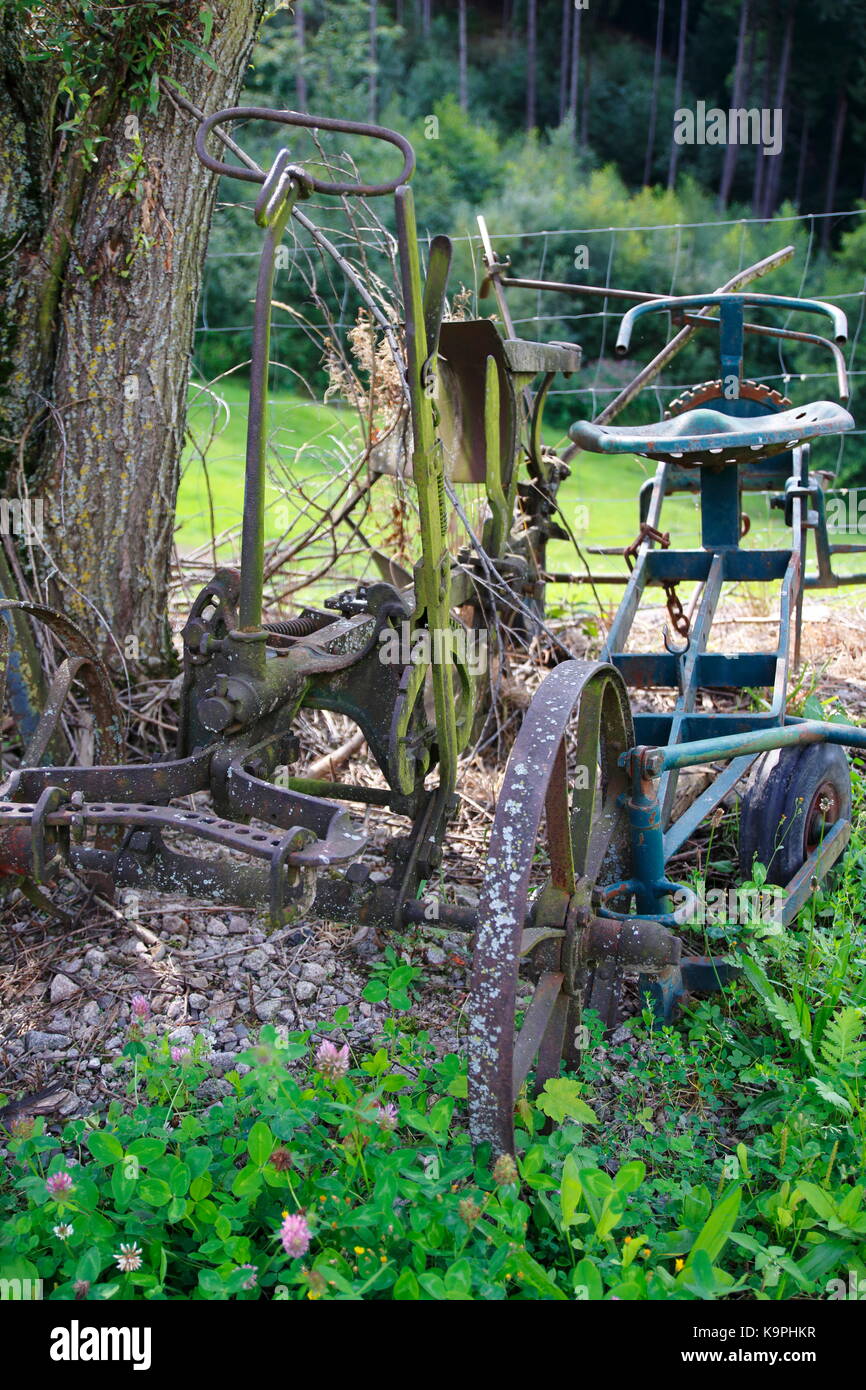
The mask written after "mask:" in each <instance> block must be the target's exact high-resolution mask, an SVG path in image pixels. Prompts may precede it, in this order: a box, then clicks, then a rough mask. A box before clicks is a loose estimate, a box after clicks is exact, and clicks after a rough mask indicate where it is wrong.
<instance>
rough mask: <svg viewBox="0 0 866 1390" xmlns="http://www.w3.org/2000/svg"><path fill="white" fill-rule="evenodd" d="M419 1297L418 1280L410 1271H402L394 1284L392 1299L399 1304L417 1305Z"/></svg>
mask: <svg viewBox="0 0 866 1390" xmlns="http://www.w3.org/2000/svg"><path fill="white" fill-rule="evenodd" d="M420 1297H421V1289H420V1288H419V1285H418V1280H417V1279H416V1278H415V1275H414V1274H413V1273H412V1270H411V1269H404V1270H403V1271H402V1272H401V1273H400V1274H399V1275H398V1277H397V1281H396V1283H395V1284H394V1298H395V1299H397V1300H398V1301H400V1302H403V1303H406V1302H411V1303H417V1302H418V1300H419V1299H420Z"/></svg>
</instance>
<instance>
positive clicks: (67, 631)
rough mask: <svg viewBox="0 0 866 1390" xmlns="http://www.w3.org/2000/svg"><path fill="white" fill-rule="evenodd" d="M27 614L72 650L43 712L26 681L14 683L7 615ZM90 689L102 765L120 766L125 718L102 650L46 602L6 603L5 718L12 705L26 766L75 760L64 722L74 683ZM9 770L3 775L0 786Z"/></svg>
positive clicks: (0, 656)
mask: <svg viewBox="0 0 866 1390" xmlns="http://www.w3.org/2000/svg"><path fill="white" fill-rule="evenodd" d="M7 613H8V614H9V615H10V617H11V618H13V619H14V618H15V617H16V616H17V615H18V614H19V613H20V614H26V615H27V616H28V617H29V618H32V619H33V620H34V621H35V622H37V623H41V624H42V625H43V626H44V627H46V628H47V629H48V630H49V631H50V632H51V633H52V634H53V636H54V637H55V638H57V639H59V641H60V642H62V643H63V645H64V647H65V648H66V652H67V654H66V655H64V656H62V657H60V658H59V659H58V664H57V669H56V670H55V672H54V675H53V677H52V679H51V681H50V683H49V684H48V686H47V689H45V690H44V691H43V692H42V701H41V709H34V708H33V704H32V697H31V696H28V695H26V694H25V693H24V687H23V682H22V681H21V678H20V676H19V677H16V678H15V680H14V682H13V681H12V680H11V679H10V667H11V664H12V662H11V652H10V635H9V628H8V626H7V624H6V621H5V614H7ZM76 683H78V684H80V685H82V686H83V687H84V689H85V691H86V693H87V696H88V701H89V705H90V709H91V712H92V715H93V720H94V726H95V727H94V734H95V751H96V753H97V755H98V756H99V758H100V760H101V761H102V762H107V763H109V762H110V763H115V762H119V761H120V759H121V757H122V752H123V738H122V714H121V710H120V705H119V704H118V700H117V696H116V694H115V691H114V686H113V685H112V683H111V677H110V676H109V674H108V672H107V670H106V668H105V666H104V665H103V663H102V661H101V660H100V658H99V656H98V655H97V652H96V649H95V647H94V646H93V644H92V642H91V641H90V639H89V637H87V636H86V634H85V633H84V632H82V631H81V629H80V628H79V627H78V626H77V625H76V624H75V623H74V622H72V620H71V618H68V617H67V616H66V614H65V613H60V612H58V611H57V610H56V609H54V608H47V607H45V605H44V604H41V603H26V602H24V601H22V600H13V599H0V717H2V716H3V715H5V713H6V710H5V705H6V702H7V697H8V702H9V705H10V712H11V714H12V719H13V723H14V724H15V725H16V727H17V729H18V732H19V736H20V739H21V743H22V754H21V759H20V765H21V767H41V766H44V765H46V764H49V765H51V764H58V763H66V762H69V761H71V756H70V755H71V749H70V747H69V743H68V740H67V739H66V737H65V734H64V731H63V727H62V719H63V715H64V710H65V706H66V703H67V701H68V699H69V697H70V694H71V692H72V688H73V685H74V684H76ZM6 771H7V769H6V768H2V770H0V781H2V780H3V775H5V772H6Z"/></svg>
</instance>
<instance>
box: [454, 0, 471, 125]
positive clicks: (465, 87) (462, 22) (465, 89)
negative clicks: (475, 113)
mask: <svg viewBox="0 0 866 1390" xmlns="http://www.w3.org/2000/svg"><path fill="white" fill-rule="evenodd" d="M457 47H458V63H457V66H458V70H459V81H460V93H459V99H460V106H461V108H462V110H464V111H468V110H469V82H468V53H467V47H466V0H460V7H459V9H458V11H457Z"/></svg>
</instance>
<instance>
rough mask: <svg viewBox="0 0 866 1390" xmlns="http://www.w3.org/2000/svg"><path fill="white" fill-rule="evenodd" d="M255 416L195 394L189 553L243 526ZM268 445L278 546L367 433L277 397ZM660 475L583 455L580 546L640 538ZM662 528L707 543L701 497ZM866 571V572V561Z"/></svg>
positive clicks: (569, 552)
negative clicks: (647, 485) (306, 495)
mask: <svg viewBox="0 0 866 1390" xmlns="http://www.w3.org/2000/svg"><path fill="white" fill-rule="evenodd" d="M247 419H248V404H247V387H246V383H245V382H243V381H241V380H238V379H231V378H229V379H227V380H226V381H223V382H219V383H217V385H216V386H215V387H203V386H193V387H191V388H190V406H189V436H190V438H189V441H188V443H187V447H186V450H185V453H184V459H183V473H182V478H181V484H180V489H179V493H178V503H177V514H176V541H177V545H178V549H179V551H180V553H181V554H183V555H190V554H191V553H194V552H195V551H197V550H199V549H201V548H202V547H208V546H209V545H210V543H211V539H212V536H213V535H217V536H219V535H221V534H222V533H224V532H225V531H226V530H227V528H230V527H237V526H238V525H239V523H240V520H241V513H242V506H243V483H244V460H245V450H246V430H247ZM268 439H269V450H268V473H269V481H268V487H267V506H268V510H267V513H266V536H267V538H268V539H275V538H277V537H278V536H280V535H282V534H284V533H286V532H288V533H290V534H291V532H292V531H293V530H294V529H295V527H296V526H299V525H300V524H301V523H300V521H299V519H298V492H297V489H298V486H299V485H301V486H303V485H305V484H313V483H314V482H315V486H312V487H310V489H309V490H310V492H313V493H315V492H316V490H317V489H318V488H319V487H320V486H322V484H323V483H325V485H327V478H328V475H329V474H330V475H331V476H332V477H333V479H334V483H335V485H336V483H337V481H338V479H339V478H340V476H341V473H342V470H343V469H344V467H345V463H346V461H347V459H349V458H350V457H352V455H353V453H354V452H355V451H356V450H357V446H358V441H359V439H360V431H359V426H358V420H357V416H356V415H355V414H354V412H352V411H351V410H349V409H347V408H345V407H340V406H338V405H331V404H329V405H323V404H321V403H320V402H317V401H310V400H304V399H302V398H301V397H299V396H294V395H289V394H276V395H274V396H273V397H272V398H271V400H270V406H269V419H268ZM545 441H546V443H548V444H551V445H554V446H556V445H560V446H564V445H565V444H566V443H567V439H566V437H565V436H564V435H562V434H557V433H556V432H555V431H547V432H546V434H545ZM831 462H832V461H831ZM817 466H820V464H818V465H817ZM652 471H653V469H652V465H650V464H648V463H647V462H646V460H643V459H640V458H635V457H632V456H631V455H623V456H619V457H616V456H614V457H609V458H601V457H596V456H593V455H589V454H579V455H578V456H577V457H576V459H574V460H573V462H572V472H571V476H570V477H569V478H568V479H567V480H566V482H565V483H564V484H563V486H562V488H561V489H560V492H559V501H560V507H561V510H562V513H563V516H564V518H565V519H566V521H567V522H568V525H569V526H570V527H571V528H572V529H573V531H574V533H575V535H576V538H577V540H578V541H579V542H580V543H581V544H583V545H591V546H592V545H595V546H598V545H601V546H617V547H622V546H624V545H626V544H627V543H628V542H629V541H631V540H632V539H633V538H634V536H635V535H636V533H637V527H638V492H639V489H640V487H641V484H642V483H643V482H644V481H645V480H646V479H647V478H649V477H651V476H652ZM745 506H746V510H747V512H748V514H749V516H750V519H751V529H750V532H749V537H748V540H747V541H746V544H747V545H749V546H760V545H767V544H771V545H778V546H782V545H784V544H785V527H784V523H783V520H782V516H781V513H780V512H778V511H771V510H770V505H769V498H768V497H767V496H766V495H765V494H753V495H748V496H747V497H746V499H745ZM663 524H664V529H665V530H666V531H669V532H670V534H671V539H672V542H673V544H675V545H684V546H691V545H695V544H697V543H699V531H698V508H697V497H696V496H693V495H685V496H679V497H673V498H668V499H667V500H666V502H665V507H664V512H663ZM853 539H856V537H854V538H853ZM235 540H236V538H235ZM231 547H232V542H231V541H229V542H226V543H225V545H224V547H223V548H221V550H220V551H219V552H218V553H220V554H221V555H222V557H223V558H226V557H227V555H228V554H229V553H230V550H231ZM591 563H592V567H593V569H594V570H595V571H596V572H608V573H618V572H620V571H621V570H622V561H621V560H619V559H618V557H616V556H596V557H592V559H591ZM852 563H857V559H856V557H855V558H854V560H853V561H851V560H849V561H847V563H846V562H845V561H842V562H839V564H838V568H840V569H844V568H849V567H850V565H851V564H852ZM548 564H549V567H550V569H551V570H555V571H559V572H579V573H582V572H583V564H582V562H581V561H580V560H579V558H578V557H577V556H576V555H575V552H574V547H573V546H572V544H571V543H570V542H567V541H554V542H553V543H552V544H551V546H550V548H549V552H548ZM858 567H860V566H859V564H858ZM862 567H863V568H866V563H864V565H863V566H862ZM607 593H608V597H610V598H611V599H612V600H616V599H617V598H618V596H619V595H618V590H617V589H616V588H611V589H609V590H608V591H607ZM572 596H573V597H577V598H578V599H579V600H580V601H583V600H584V599H588V598H589V597H590V593H589V590H588V589H586V586H583V585H581V586H579V591H578V593H577V594H576V595H572Z"/></svg>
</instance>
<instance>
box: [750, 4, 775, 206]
mask: <svg viewBox="0 0 866 1390" xmlns="http://www.w3.org/2000/svg"><path fill="white" fill-rule="evenodd" d="M774 17H775V16H774ZM774 27H775V26H774ZM775 46H776V45H775V36H774V33H773V31H771V32H770V33H768V35H767V45H766V51H765V53H764V64H763V81H762V84H761V98H760V102H759V106H760V107H761V109H764V108H768V107H769V105H770V90H771V84H772V78H773V74H772V67H771V64H772V57H771V54H772V52H773V50H774V48H775ZM769 177H770V172H769V161H768V159H767V156H766V155H765V153H764V147H763V145H759V146H758V148H757V149H756V150H755V174H754V178H753V180H752V212H753V213H754V215H755V217H760V216H761V208H762V206H763V202H764V184H765V181H766V180H767V179H768V178H769Z"/></svg>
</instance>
